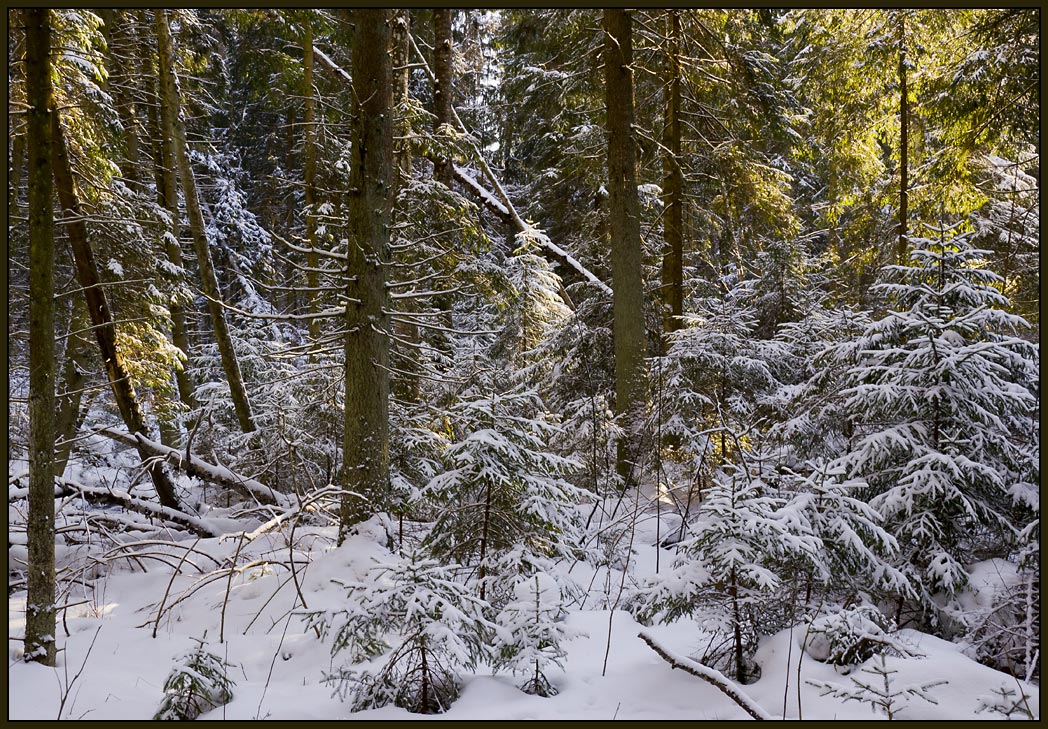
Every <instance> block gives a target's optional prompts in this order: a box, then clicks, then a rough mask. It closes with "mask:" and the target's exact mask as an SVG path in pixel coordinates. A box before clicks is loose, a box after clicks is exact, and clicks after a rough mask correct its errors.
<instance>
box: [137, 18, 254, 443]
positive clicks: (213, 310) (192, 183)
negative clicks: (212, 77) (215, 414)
mask: <svg viewBox="0 0 1048 729" xmlns="http://www.w3.org/2000/svg"><path fill="white" fill-rule="evenodd" d="M155 12H156V30H157V50H158V58H159V60H160V97H161V109H163V107H165V106H166V107H167V109H168V113H169V114H170V117H171V118H170V122H169V124H170V126H171V130H170V131H171V139H172V141H173V146H174V152H175V162H176V164H177V166H178V176H179V177H180V178H181V181H182V195H183V196H184V197H185V201H186V213H187V214H188V216H189V227H190V230H191V231H192V234H193V246H194V248H195V250H196V255H197V265H198V266H199V267H200V279H201V285H202V287H203V290H204V296H205V297H207V308H208V313H209V314H210V315H211V327H212V329H213V331H214V333H215V341H216V342H217V344H218V351H219V354H220V355H221V358H222V369H223V371H224V372H225V375H226V380H227V381H228V382H229V394H230V397H231V398H232V400H233V408H234V409H235V410H236V414H237V420H238V421H239V422H240V429H241V430H243V431H244V432H245V433H251V432H253V431H254V430H255V423H254V421H253V419H252V417H251V403H250V401H249V400H248V396H247V390H246V389H245V387H244V378H243V375H242V374H241V372H240V362H239V361H238V360H237V356H236V352H235V351H234V349H233V340H232V337H231V336H230V334H229V326H228V325H227V324H226V314H225V311H224V310H223V308H222V307H223V302H222V292H221V290H220V289H219V286H218V278H217V277H216V275H215V266H214V263H213V262H212V260H211V250H210V247H209V246H208V241H207V235H206V233H205V228H204V215H203V213H202V212H201V209H200V196H199V194H198V193H197V186H196V178H195V177H194V176H193V167H192V165H191V163H190V161H189V145H188V144H187V142H186V129H185V123H184V122H183V120H182V109H181V102H180V100H179V90H178V78H177V77H176V75H175V62H174V51H173V50H172V45H171V31H170V29H169V28H168V24H167V13H166V11H164V10H159V9H158V10H156V11H155ZM165 136H167V130H165Z"/></svg>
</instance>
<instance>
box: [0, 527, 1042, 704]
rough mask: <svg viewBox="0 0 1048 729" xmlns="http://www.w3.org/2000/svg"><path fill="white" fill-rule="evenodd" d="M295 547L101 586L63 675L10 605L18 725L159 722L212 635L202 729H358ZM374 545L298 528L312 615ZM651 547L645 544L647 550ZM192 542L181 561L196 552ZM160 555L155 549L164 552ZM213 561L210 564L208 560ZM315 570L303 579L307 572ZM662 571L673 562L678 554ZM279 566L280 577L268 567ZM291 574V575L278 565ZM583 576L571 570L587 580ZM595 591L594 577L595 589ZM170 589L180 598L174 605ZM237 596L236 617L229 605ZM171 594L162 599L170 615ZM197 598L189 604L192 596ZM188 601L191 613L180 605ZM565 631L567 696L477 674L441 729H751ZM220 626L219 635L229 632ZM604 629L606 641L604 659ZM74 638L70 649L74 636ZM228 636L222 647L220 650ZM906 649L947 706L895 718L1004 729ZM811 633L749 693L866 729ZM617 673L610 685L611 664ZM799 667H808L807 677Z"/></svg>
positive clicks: (89, 593) (209, 545)
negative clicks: (225, 728) (308, 619)
mask: <svg viewBox="0 0 1048 729" xmlns="http://www.w3.org/2000/svg"><path fill="white" fill-rule="evenodd" d="M287 537H288V535H287V534H286V533H280V532H275V533H272V534H266V535H263V536H261V537H259V538H257V539H256V540H254V541H253V542H251V543H250V544H248V545H246V546H245V547H244V548H243V550H242V552H241V555H240V558H239V560H238V564H241V565H243V564H245V563H249V562H257V563H258V564H256V565H255V566H253V567H248V568H247V569H244V570H242V571H240V572H238V573H236V574H234V575H233V578H232V580H230V579H229V578H228V576H227V575H218V576H217V578H214V579H213V580H212V581H210V582H207V583H205V584H199V582H198V581H199V580H200V579H201V572H198V571H197V569H196V568H199V569H200V570H201V571H202V573H203V574H205V575H206V574H207V573H209V572H211V571H212V570H213V569H214V568H215V563H214V562H213V561H212V559H211V558H212V557H213V558H215V559H218V560H221V559H223V558H225V557H228V556H232V555H233V553H234V552H235V551H236V550H237V543H238V542H237V539H235V538H234V539H227V540H225V541H220V540H218V539H210V540H201V541H200V542H199V543H197V544H196V546H195V550H196V551H195V552H193V553H191V554H190V557H189V558H187V560H186V564H184V565H182V572H183V573H182V574H180V575H178V576H177V577H175V579H174V580H173V581H172V579H171V575H172V571H173V567H174V565H176V564H177V563H178V560H179V558H180V557H181V553H182V552H184V550H182V551H180V552H178V553H175V554H176V556H175V557H174V558H170V557H168V561H169V563H170V566H168V565H165V564H164V563H161V562H160V561H157V560H150V559H149V558H145V559H143V561H142V564H144V565H145V566H146V567H147V568H148V570H147V571H146V572H142V571H141V569H140V568H139V567H138V566H136V567H135V571H134V572H132V571H130V569H131V568H130V565H129V563H128V561H127V560H119V561H118V562H112V563H111V566H113V567H119V569H116V570H114V571H111V572H110V573H109V574H108V575H106V576H103V577H101V578H99V579H98V580H97V582H96V584H95V587H94V588H93V589H92V588H90V587H89V586H83V585H78V586H77V587H75V588H74V589H73V590H72V591H71V593H70V594H68V595H66V596H64V598H63V599H64V601H65V602H66V603H67V604H70V606H69V607H68V608H67V609H66V610H64V611H62V613H61V614H60V619H59V624H58V644H59V647H60V649H61V652H60V653H59V659H58V666H57V668H49V667H45V666H41V665H38V664H26V663H24V662H23V661H22V660H21V650H22V643H21V640H20V639H19V636H21V635H22V634H23V631H24V610H25V593H24V592H20V593H16V594H14V595H13V596H12V597H11V598H10V600H9V636H10V638H9V651H8V663H9V696H10V699H9V707H8V715H9V718H10V719H54V718H63V719H65V718H73V719H79V718H84V719H92V720H99V719H148V718H150V717H152V716H153V714H154V712H155V711H156V710H157V708H158V706H159V704H160V702H161V699H162V696H163V684H164V680H165V678H166V677H167V674H168V672H169V671H170V669H171V666H172V664H173V661H174V659H175V657H176V656H178V655H179V654H181V653H183V652H185V651H187V650H188V649H190V648H192V647H193V646H194V645H195V644H194V641H193V639H194V638H200V637H201V636H203V635H204V633H205V631H206V639H207V643H208V648H209V650H210V651H211V652H213V653H215V654H217V655H219V656H222V657H224V658H225V659H226V660H227V661H228V662H229V663H230V664H232V665H233V668H232V669H230V673H229V676H230V678H232V679H233V680H234V681H235V686H234V688H233V693H234V698H233V700H232V701H231V702H230V703H228V704H227V705H225V706H223V707H220V708H217V709H215V710H213V711H210V712H209V713H206V714H204V715H202V717H201V718H204V719H256V718H257V719H298V720H301V719H306V720H310V719H340V718H347V717H348V716H349V715H350V713H351V712H350V709H349V706H348V705H347V704H343V703H342V702H341V701H340V700H339V698H338V697H337V696H333V692H332V688H331V687H329V686H328V685H326V684H324V683H323V682H322V679H323V672H324V671H325V670H331V669H332V668H333V667H335V666H338V665H340V664H342V663H343V662H344V660H345V659H344V657H343V656H341V655H340V656H338V657H336V658H335V659H334V660H333V659H332V658H331V655H330V649H329V645H328V644H327V643H325V642H321V641H320V640H318V639H317V636H316V635H315V634H314V633H313V632H312V631H311V630H309V629H308V628H307V627H306V626H305V624H304V623H303V621H302V620H301V619H300V617H299V616H298V615H297V614H296V613H293V612H292V611H293V610H299V609H301V607H302V605H301V602H300V599H299V596H298V593H297V591H296V587H295V579H294V578H293V577H292V574H291V571H290V569H289V567H290V565H289V564H288V549H287ZM373 537H374V535H371V536H370V537H369V536H368V535H361V536H354V537H351V538H350V539H348V540H347V541H346V543H345V544H344V545H343V546H342V547H340V548H335V547H334V546H333V543H332V538H333V533H332V532H331V530H326V529H310V528H299V529H298V530H297V531H296V533H295V535H294V539H295V543H296V546H297V549H296V552H295V555H296V563H295V567H296V576H297V579H298V582H299V584H300V586H301V593H302V597H303V598H304V599H305V601H306V605H307V606H308V608H309V609H318V608H319V609H324V608H337V607H339V606H340V605H341V604H343V602H344V599H345V591H344V589H343V588H342V587H340V586H338V585H336V584H334V583H333V582H332V579H339V580H348V579H361V578H363V577H364V575H365V570H366V569H367V567H368V566H369V565H370V564H371V563H372V562H371V560H372V558H380V557H382V556H383V555H384V554H386V553H385V549H384V547H382V546H381V545H380V544H378V542H377V540H375V539H374V538H373ZM641 541H644V540H641ZM190 544H192V541H190V542H186V543H185V544H184V545H183V547H185V546H189V545H190ZM160 551H162V548H161V547H157V552H158V553H159V552H160ZM654 554H655V551H654V547H650V546H644V545H643V544H642V545H641V546H639V547H638V548H637V550H636V557H635V559H636V560H637V565H636V566H637V567H639V568H640V569H641V571H649V570H651V569H652V568H653V564H654ZM204 555H210V557H208V556H204ZM307 559H308V560H309V563H308V564H306V560H307ZM661 559H662V560H663V564H668V563H669V561H670V560H671V559H672V557H671V555H670V553H669V552H668V551H664V552H663V553H662V555H661ZM267 560H269V561H270V562H273V563H274V564H269V565H267V564H264V562H265V561H267ZM276 563H280V564H276ZM578 571H579V570H578V569H576V570H575V573H576V576H578V575H577V573H578ZM584 578H585V581H584V582H583V584H585V583H586V582H588V581H589V575H588V574H586V575H584ZM169 583H170V589H169ZM609 584H610V585H611V595H612V602H614V595H615V591H616V590H617V587H618V577H617V576H615V579H613V580H612V581H610V582H609V581H608V580H605V579H603V578H601V577H600V576H598V579H596V580H594V581H593V586H592V587H591V590H593V591H594V595H595V593H596V591H598V590H599V591H600V593H601V595H600V599H599V600H598V599H596V595H595V598H594V600H591V601H589V602H590V604H601V603H602V602H603V599H604V597H606V595H607V592H606V591H605V590H606V587H607V585H609ZM227 588H228V590H229V599H228V603H227V604H226V606H225V608H224V617H223V603H226V600H225V596H226V592H227ZM165 594H167V597H166V599H164V596H165ZM187 595H188V596H187ZM183 598H184V599H183ZM162 599H163V600H164V602H165V605H166V607H165V610H164V614H163V616H162V617H161V619H160V621H159V625H158V629H157V632H156V637H155V638H154V637H152V633H153V629H154V625H155V624H156V617H157V609H158V605H159V603H160V602H161V600H162ZM567 621H568V624H569V625H570V626H571V627H573V628H577V629H579V630H581V631H583V632H584V633H585V634H586V635H585V637H579V638H576V639H574V640H572V641H571V642H569V643H567V644H566V645H565V646H564V647H565V649H566V651H567V658H566V660H565V662H564V669H563V670H560V669H555V668H554V669H552V670H550V671H548V674H547V675H548V677H549V679H550V680H551V681H552V683H553V684H554V685H555V686H556V687H557V688H559V690H560V693H559V694H558V695H557V696H554V697H551V698H539V697H536V696H530V695H526V694H524V693H522V692H521V691H520V690H519V689H518V688H517V686H518V685H519V684H520V683H521V680H522V679H521V678H520V677H517V676H512V675H506V674H497V675H492V673H491V671H490V669H485V668H481V669H479V670H478V671H477V673H476V674H475V675H468V676H465V677H464V679H463V681H464V685H463V689H462V694H461V696H460V698H459V699H458V700H457V701H456V702H455V703H454V704H453V705H452V706H451V708H450V710H449V711H448V712H447V713H445V714H442V715H439V717H440V718H447V719H604V720H611V719H646V720H647V719H678V720H682V719H746V718H748V717H747V715H746V714H745V713H744V712H743V710H742V709H741V708H739V707H738V706H737V705H736V704H735V703H733V702H732V701H731V700H730V699H728V698H727V697H726V696H725V695H724V694H723V693H721V692H720V691H718V690H717V689H716V688H714V687H713V686H711V685H709V684H707V683H704V682H703V681H701V680H699V679H698V678H696V677H695V676H692V675H690V674H688V673H685V672H684V671H682V670H674V669H673V668H671V666H670V665H669V664H668V663H667V662H666V661H664V660H663V659H662V658H660V657H659V656H658V655H656V654H655V652H654V651H653V650H652V649H651V648H650V647H649V646H648V645H646V644H645V643H644V642H643V641H641V640H640V639H639V638H638V637H637V635H638V632H639V631H640V630H641V629H642V626H640V625H638V623H637V622H635V621H634V620H633V618H632V617H631V616H630V615H629V614H628V613H626V612H624V611H622V610H616V611H614V613H613V614H612V613H610V612H609V611H608V610H603V609H602V610H585V609H584V610H573V611H571V612H570V613H569V615H568V617H567ZM223 623H224V625H223ZM609 629H610V631H611V637H610V644H609V635H608V633H609ZM647 630H648V632H649V633H650V634H651V635H652V636H653V637H655V638H656V639H657V640H658V641H659V642H661V643H662V644H663V645H664V646H666V647H668V648H670V649H671V650H672V651H674V652H675V653H677V654H678V655H681V656H687V655H689V654H693V653H695V652H697V651H698V650H699V649H700V645H701V638H702V631H701V630H700V628H699V626H698V625H697V624H696V623H695V622H693V621H691V620H681V621H678V622H676V623H673V624H671V625H662V626H654V627H651V628H648V629H647ZM67 633H68V634H67ZM220 633H221V634H222V637H223V638H224V642H222V643H220V642H219V636H220ZM899 637H900V638H901V639H903V640H904V641H906V642H908V643H909V644H910V645H911V646H913V647H914V648H915V649H916V650H917V651H918V652H919V653H920V654H922V655H923V657H922V658H899V657H889V658H887V659H886V664H885V667H886V668H887V669H888V670H896V671H897V673H894V674H892V686H893V691H902V690H903V689H904V688H905V687H907V686H909V685H923V684H927V683H929V682H932V681H946V682H947V683H946V684H944V685H940V686H937V687H935V688H932V689H930V690H929V691H928V695H929V696H930V697H931V698H932V699H934V700H935V701H936V703H934V704H933V703H929V702H927V701H925V700H923V699H921V698H918V697H914V696H902V697H900V703H899V707H900V708H899V711H898V713H897V715H896V718H901V719H961V720H963V719H973V718H988V719H989V718H999V715H996V714H993V713H992V712H988V711H983V712H981V713H977V709H978V708H979V706H980V703H981V700H982V699H983V698H985V699H987V700H992V698H993V691H994V690H995V689H999V688H1002V687H1003V688H1005V689H1015V688H1016V686H1017V682H1016V680H1015V679H1013V678H1011V677H1010V676H1008V675H1006V674H1003V673H1000V672H997V671H994V670H992V669H990V668H987V667H985V666H982V665H980V664H978V663H975V662H974V661H972V660H970V659H968V658H966V657H965V656H964V655H962V653H961V652H960V648H959V647H958V646H956V645H954V644H951V643H948V642H946V641H943V640H939V639H937V638H934V637H932V636H929V635H926V634H922V633H917V632H914V631H907V630H903V631H900V632H899ZM802 638H803V631H802V629H800V628H797V629H795V630H794V631H793V632H792V633H791V631H789V630H787V631H783V632H780V633H778V634H776V635H773V636H770V637H768V638H767V639H765V641H764V642H763V643H762V645H761V647H760V649H759V651H758V652H757V655H756V661H757V663H759V664H760V667H761V671H762V673H761V678H760V679H759V680H758V681H757V682H756V683H754V684H751V685H749V686H745V687H744V688H743V690H744V692H745V693H746V694H747V695H749V696H750V697H751V698H752V699H753V700H754V701H756V702H757V703H758V704H759V705H760V706H761V707H763V709H764V710H765V711H766V712H767V713H768V714H770V715H771V716H773V717H783V716H785V718H788V719H792V718H798V717H800V718H804V719H835V718H837V719H845V718H846V719H871V718H878V717H877V715H876V714H874V713H873V711H872V710H871V708H870V707H869V706H868V705H866V704H862V703H858V702H854V701H851V702H843V701H842V700H840V699H837V698H834V697H833V696H829V695H820V694H822V693H823V691H822V690H820V689H818V688H816V687H814V686H811V685H809V684H808V683H807V682H808V681H816V682H832V683H835V684H838V685H840V686H841V687H845V688H847V687H851V686H852V685H853V684H852V683H851V680H850V679H851V677H860V678H862V679H864V680H867V679H871V678H874V677H873V676H872V675H870V674H865V673H863V672H862V668H863V667H871V666H873V665H874V664H875V663H877V662H878V659H871V660H870V661H868V662H867V664H864V666H860V667H858V668H856V669H854V670H852V671H851V673H850V674H849V675H844V674H843V672H839V670H838V669H835V668H834V667H833V666H830V665H827V664H823V663H819V662H817V661H815V660H813V659H812V658H811V657H809V656H806V655H804V654H803V653H802V651H801V650H800V647H799V646H800V643H801V640H802ZM606 651H607V667H606V670H605V652H606ZM798 664H799V665H798ZM1022 688H1023V689H1024V690H1025V692H1026V693H1027V694H1028V695H1029V696H1030V698H1029V706H1030V709H1031V710H1032V711H1033V713H1034V715H1035V716H1039V715H1040V708H1039V689H1038V687H1037V686H1031V685H1028V684H1025V683H1023V684H1022ZM353 717H354V718H362V719H405V718H427V717H421V716H418V715H414V714H409V713H408V712H406V711H405V710H403V709H400V708H396V707H392V706H387V707H385V708H382V709H376V710H371V711H364V712H359V713H356V714H353Z"/></svg>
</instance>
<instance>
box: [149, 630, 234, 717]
mask: <svg viewBox="0 0 1048 729" xmlns="http://www.w3.org/2000/svg"><path fill="white" fill-rule="evenodd" d="M206 637H207V635H206V634H205V636H204V638H194V639H193V640H195V641H196V643H197V646H196V648H194V649H193V650H191V651H188V652H186V653H184V654H182V655H181V656H179V657H178V658H176V659H175V665H174V667H173V668H172V669H171V673H170V674H168V677H167V680H166V681H164V700H163V702H161V704H160V708H159V709H157V712H156V714H154V715H153V719H155V720H158V721H186V720H191V719H196V718H197V717H198V716H200V715H201V714H203V713H204V712H206V711H211V710H212V709H215V708H217V707H219V706H222V705H223V704H228V703H229V702H230V701H232V700H233V686H234V685H235V682H234V681H233V680H232V679H231V678H229V675H228V673H227V670H226V669H228V668H231V667H232V664H230V663H226V662H225V661H223V660H222V659H221V658H219V657H218V656H216V655H215V654H214V653H211V652H209V651H208V650H207V649H206V648H205V646H206V645H207V643H206V641H205V639H206Z"/></svg>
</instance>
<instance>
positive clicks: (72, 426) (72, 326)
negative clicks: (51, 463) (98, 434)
mask: <svg viewBox="0 0 1048 729" xmlns="http://www.w3.org/2000/svg"><path fill="white" fill-rule="evenodd" d="M87 327H88V324H87V310H86V309H85V308H84V306H83V304H82V303H81V302H80V301H79V300H78V301H74V302H73V311H72V316H71V317H70V323H69V336H68V337H67V338H66V351H65V362H64V364H63V365H62V380H61V386H60V387H61V389H60V390H59V392H58V393H57V394H56V399H57V401H58V402H57V408H56V418H57V421H56V423H55V467H54V474H55V476H61V475H62V474H64V473H65V467H66V464H67V463H68V462H69V454H70V453H71V452H72V449H73V440H74V439H75V438H76V434H77V432H78V431H79V430H80V426H81V425H82V424H83V422H84V416H85V415H86V411H85V410H84V409H83V408H82V407H81V404H82V402H83V399H84V392H83V391H84V385H85V383H86V381H87V378H86V377H85V375H86V373H87V372H88V360H89V358H90V351H89V350H90V342H89V341H88V339H87V332H86V331H84V330H86V329H87Z"/></svg>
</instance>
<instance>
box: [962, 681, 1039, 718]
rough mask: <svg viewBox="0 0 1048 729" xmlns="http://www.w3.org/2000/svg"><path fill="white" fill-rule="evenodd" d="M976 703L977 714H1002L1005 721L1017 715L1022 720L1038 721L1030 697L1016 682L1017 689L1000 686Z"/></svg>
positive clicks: (1004, 685)
mask: <svg viewBox="0 0 1048 729" xmlns="http://www.w3.org/2000/svg"><path fill="white" fill-rule="evenodd" d="M976 703H977V705H978V708H976V709H975V713H976V714H982V713H983V712H988V713H990V714H1000V715H1001V716H1003V717H1004V718H1005V719H1011V718H1012V716H1013V715H1017V716H1018V718H1020V719H1030V720H1031V721H1033V720H1035V719H1037V717H1036V716H1034V713H1033V711H1031V709H1030V695H1029V694H1028V693H1026V690H1025V689H1023V687H1022V686H1021V685H1020V684H1019V682H1018V681H1016V684H1015V688H1012V687H1010V686H1008V685H1007V684H1002V685H1001V686H998V687H997V688H995V689H994V690H993V691H991V692H990V694H988V695H983V696H980V697H979V698H978V699H976Z"/></svg>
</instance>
